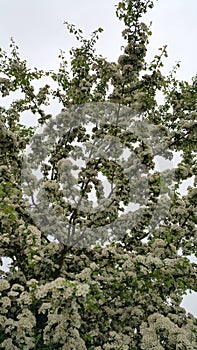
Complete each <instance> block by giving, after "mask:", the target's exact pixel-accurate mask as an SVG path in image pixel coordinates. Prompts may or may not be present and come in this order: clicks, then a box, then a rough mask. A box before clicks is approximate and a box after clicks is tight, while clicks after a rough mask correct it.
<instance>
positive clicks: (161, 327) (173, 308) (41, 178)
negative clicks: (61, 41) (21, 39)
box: [0, 0, 197, 350]
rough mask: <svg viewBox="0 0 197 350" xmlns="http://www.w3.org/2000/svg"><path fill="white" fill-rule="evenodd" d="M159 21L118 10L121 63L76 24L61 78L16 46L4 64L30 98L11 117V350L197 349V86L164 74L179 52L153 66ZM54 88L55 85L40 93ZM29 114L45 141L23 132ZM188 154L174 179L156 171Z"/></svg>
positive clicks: (5, 211) (1, 185)
mask: <svg viewBox="0 0 197 350" xmlns="http://www.w3.org/2000/svg"><path fill="white" fill-rule="evenodd" d="M152 7H153V2H152V1H151V0H146V1H145V0H122V1H120V2H119V3H118V5H117V7H116V15H117V17H118V18H119V19H120V20H122V21H123V22H124V25H125V29H124V31H123V33H122V35H123V38H124V39H125V42H126V44H125V47H124V50H123V53H122V55H121V56H120V57H119V59H118V62H108V61H107V60H106V59H104V58H103V57H102V56H98V55H97V54H96V52H95V44H96V41H97V39H98V37H99V33H100V32H102V29H101V28H99V29H98V30H96V31H95V32H93V34H92V36H91V37H90V39H84V37H83V33H82V31H81V30H80V29H79V30H77V29H76V28H75V26H74V25H70V24H68V23H66V25H67V28H68V30H69V31H70V33H74V35H75V36H76V38H77V40H78V42H79V45H78V46H77V47H76V48H72V49H71V51H70V63H68V62H67V61H66V58H65V54H64V52H62V51H61V54H60V60H61V62H60V67H59V70H58V72H54V71H47V72H44V71H41V70H38V69H34V70H32V69H29V68H28V66H27V62H26V61H25V60H22V59H21V58H20V56H19V52H18V47H17V46H16V44H15V43H14V41H13V40H12V42H11V45H10V46H11V54H10V56H9V55H8V54H7V53H6V52H4V51H2V50H1V51H0V57H1V61H0V62H1V63H0V68H1V78H0V91H1V94H2V97H5V96H8V95H10V94H11V93H12V92H20V93H21V94H22V95H21V96H22V97H21V98H19V99H18V100H13V102H12V103H11V104H10V106H9V108H5V107H3V106H1V107H0V112H1V113H0V122H1V129H0V130H1V131H0V132H1V137H0V143H1V150H2V151H1V158H0V162H1V164H0V174H1V176H0V194H1V203H0V207H1V223H0V232H1V236H0V242H1V244H0V254H1V256H2V257H9V258H11V260H12V263H11V265H10V269H9V271H7V272H5V271H2V278H1V279H0V292H1V304H0V307H1V309H0V310H1V312H0V321H1V322H0V324H1V326H0V348H1V349H6V350H14V349H40V350H41V349H47V350H49V349H66V350H69V349H70V350H71V349H73V350H74V349H80V350H83V349H84V350H85V349H91V350H93V349H94V350H101V349H104V350H107V349H120V350H123V349H124V350H127V349H128V350H132V349H133V350H134V349H146V350H148V349H155V350H156V349H157V350H160V349H165V350H168V349H169V350H171V349H191V350H192V349H195V348H196V342H195V335H196V330H197V328H196V319H195V318H194V317H193V316H192V315H191V314H187V313H186V311H185V310H184V309H183V308H182V307H181V306H180V304H181V301H182V298H183V296H184V295H185V294H186V291H187V290H190V291H196V265H195V264H194V263H192V262H191V261H190V260H189V258H188V256H189V255H191V254H196V203H197V191H196V144H197V142H196V93H197V78H196V77H194V78H193V80H192V83H188V82H185V81H178V80H177V79H176V69H177V68H178V67H177V66H176V67H175V68H174V69H173V70H172V72H171V73H170V74H169V75H168V76H164V75H163V74H162V73H161V70H162V66H163V59H164V57H165V56H166V55H167V51H166V46H164V47H163V48H160V49H159V50H160V51H159V52H160V53H159V54H157V55H156V56H155V58H154V60H153V61H152V62H151V63H150V64H148V63H147V62H146V51H147V44H148V38H149V35H151V31H150V28H149V27H148V26H147V25H146V24H144V23H143V22H141V17H142V16H143V15H144V14H145V13H146V12H147V10H148V9H149V8H152ZM42 78H45V79H46V78H47V79H48V80H49V82H51V81H52V82H53V83H49V84H50V85H49V84H45V85H44V86H42V87H41V88H40V89H39V91H38V93H36V92H35V89H34V83H35V81H36V80H40V81H42ZM158 91H161V92H162V94H163V97H164V102H163V103H162V104H161V103H158V102H157V98H156V97H157V92H158ZM50 98H54V99H58V101H59V105H60V109H61V112H60V114H59V115H58V116H57V117H56V119H54V118H53V117H52V115H49V114H47V113H45V106H46V105H48V104H49V103H50ZM24 111H30V112H31V113H33V114H34V115H35V124H36V121H37V122H38V123H37V127H35V128H32V127H30V128H28V127H26V126H25V125H23V124H21V121H20V117H21V114H22V113H23V112H24ZM40 126H41V129H39V127H40ZM27 146H30V148H29V151H28V153H27V152H26V156H25V152H24V151H25V149H26V147H27ZM124 152H125V153H124ZM177 152H181V160H180V162H179V163H178V165H177V166H176V167H175V168H173V169H172V167H171V168H169V169H165V170H164V171H162V170H158V169H157V168H156V163H155V162H156V160H159V159H160V158H162V159H163V160H164V159H167V160H168V161H169V162H170V160H172V158H173V156H174V154H176V153H177ZM126 156H127V157H126ZM159 157H160V158H159ZM126 158H127V159H126ZM103 179H105V180H106V182H107V183H108V188H107V190H108V192H107V193H106V189H105V188H104V185H103ZM187 179H191V186H189V187H188V189H187V194H186V195H182V194H181V193H180V184H181V183H182V182H183V181H184V180H187ZM192 181H193V185H192ZM93 191H94V192H93ZM91 193H95V201H96V206H95V203H93V202H92V201H91ZM131 204H132V205H136V207H135V210H131V207H129V205H131Z"/></svg>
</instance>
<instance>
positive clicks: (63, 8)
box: [0, 0, 197, 316]
mask: <svg viewBox="0 0 197 350" xmlns="http://www.w3.org/2000/svg"><path fill="white" fill-rule="evenodd" d="M117 3H118V0H117V1H115V0H99V1H96V0H72V1H70V0H17V1H16V0H0V47H1V48H2V49H3V50H6V51H9V44H10V38H11V37H13V39H14V40H15V42H16V43H17V45H18V46H19V48H20V53H21V57H22V58H23V59H26V60H27V61H28V63H29V65H30V66H31V67H32V68H33V67H37V68H42V69H45V70H48V69H54V70H55V69H56V68H57V67H58V63H59V61H58V58H57V57H58V54H59V52H60V49H62V50H63V51H65V52H66V53H67V52H68V51H69V49H70V48H71V47H72V46H75V44H76V41H75V39H74V37H73V36H71V35H70V34H69V33H68V32H67V30H66V26H65V25H64V24H63V23H64V21H67V22H69V23H73V24H75V25H76V27H77V28H81V29H83V30H84V33H85V34H86V35H89V34H90V33H91V32H92V31H93V30H95V29H97V28H98V27H102V28H103V29H104V32H103V33H101V35H100V41H99V42H98V44H97V51H98V53H100V54H102V55H103V56H104V57H106V58H107V59H108V60H110V61H115V60H116V59H117V58H118V56H119V55H120V54H121V51H120V46H121V45H123V43H124V41H123V40H122V37H121V30H122V29H123V25H122V24H121V23H120V22H119V21H118V19H117V18H116V16H115V5H116V4H117ZM196 18H197V0H158V1H155V7H154V9H153V10H150V11H149V13H148V14H147V15H146V16H145V18H144V21H145V22H146V23H149V22H150V21H152V22H153V24H152V28H151V30H152V32H153V35H152V37H150V44H149V47H148V54H147V59H148V60H149V61H151V60H152V59H153V57H154V55H155V54H157V53H158V48H159V47H162V46H163V45H167V51H168V54H169V57H168V58H166V59H165V68H164V69H163V72H165V73H167V72H169V71H170V70H171V69H172V67H173V65H174V64H175V63H176V62H177V61H180V63H181V67H180V69H179V71H178V74H177V75H178V78H179V79H181V80H189V81H191V77H192V76H194V75H195V74H196V73H197V64H196V62H197V46H196V34H197V21H196ZM0 104H1V105H2V101H0ZM53 108H55V107H53ZM52 112H56V111H54V110H53V111H52ZM183 306H184V307H185V308H186V309H187V310H188V311H190V312H192V313H193V314H195V315H196V316H197V294H196V293H193V294H192V295H189V296H187V297H185V298H184V302H183Z"/></svg>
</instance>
